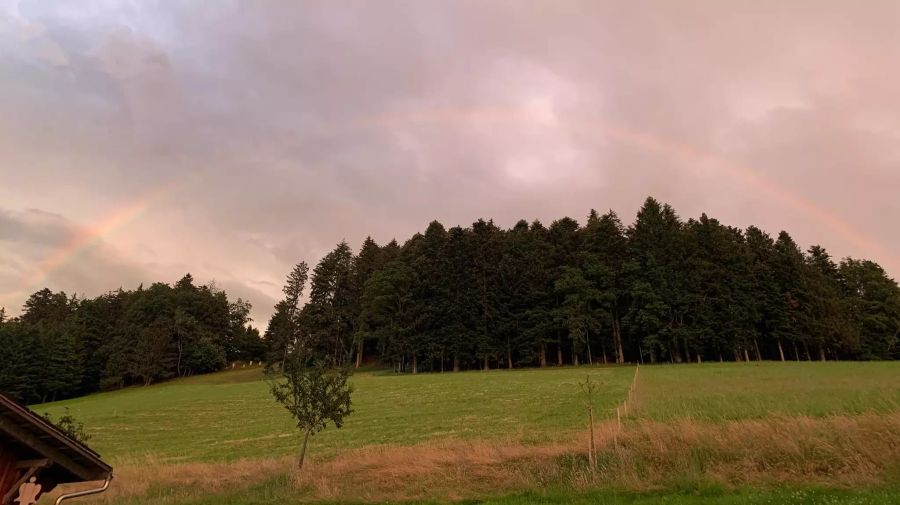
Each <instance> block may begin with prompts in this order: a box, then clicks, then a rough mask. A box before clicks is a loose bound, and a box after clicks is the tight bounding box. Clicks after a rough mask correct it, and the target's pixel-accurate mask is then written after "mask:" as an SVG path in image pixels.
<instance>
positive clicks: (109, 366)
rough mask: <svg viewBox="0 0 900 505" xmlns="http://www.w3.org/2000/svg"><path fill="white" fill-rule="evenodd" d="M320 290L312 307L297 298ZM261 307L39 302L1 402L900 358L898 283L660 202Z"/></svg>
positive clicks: (432, 248) (381, 259)
mask: <svg viewBox="0 0 900 505" xmlns="http://www.w3.org/2000/svg"><path fill="white" fill-rule="evenodd" d="M307 289H308V294H307V295H304V292H305V291H306V290H307ZM249 313H250V304H249V303H248V302H246V301H244V300H241V299H237V300H236V301H229V299H228V296H227V294H226V293H225V292H223V291H221V290H220V289H218V288H216V287H215V285H214V284H210V285H207V286H197V285H195V284H194V280H193V278H192V277H191V275H190V274H188V275H185V276H184V277H183V278H182V279H181V280H179V281H178V282H176V283H175V284H174V285H172V286H170V285H168V284H164V283H155V284H153V285H151V286H150V287H149V288H145V287H143V286H141V287H139V288H137V289H136V290H133V291H125V290H122V289H119V290H117V291H112V292H109V293H106V294H104V295H101V296H98V297H96V298H78V297H76V296H68V295H66V294H65V293H63V292H59V293H54V292H52V291H50V290H49V289H42V290H40V291H38V292H36V293H34V294H33V295H31V297H30V298H29V299H28V300H27V301H26V302H25V305H24V307H23V312H22V315H21V316H19V317H16V318H7V317H5V315H4V312H3V311H2V310H0V362H2V363H3V364H4V365H3V367H0V391H2V392H3V393H5V394H8V395H11V396H13V397H15V398H18V399H20V400H22V401H26V402H42V401H48V400H54V399H63V398H68V397H73V396H79V395H83V394H87V393H91V392H95V391H99V390H104V389H116V388H121V387H124V386H129V385H148V384H152V383H154V382H157V381H161V380H165V379H169V378H174V377H182V376H187V375H192V374H202V373H207V372H213V371H217V370H221V369H222V368H224V367H225V366H226V365H227V364H228V363H230V362H233V361H239V360H240V361H249V360H260V359H265V360H266V361H267V363H269V364H270V365H276V366H277V365H278V364H280V363H281V362H282V360H283V359H284V358H285V356H287V355H288V353H289V352H291V351H294V350H298V349H305V350H307V351H309V352H310V353H311V354H313V355H316V356H320V357H327V358H329V360H330V361H332V362H336V363H339V364H344V365H352V366H356V367H359V366H362V365H363V364H376V365H379V366H388V367H393V369H395V370H396V371H398V372H411V373H418V372H424V371H457V370H465V369H470V370H471V369H491V368H514V367H538V366H548V365H555V366H560V365H578V364H585V363H588V364H592V363H598V362H599V363H623V362H641V363H655V362H673V363H682V362H694V363H702V362H703V361H710V360H713V361H721V360H726V361H750V360H891V359H897V358H900V345H898V334H900V288H898V285H897V283H896V282H895V281H894V280H893V279H891V278H890V277H889V276H888V275H887V273H886V272H885V271H884V270H883V269H882V268H881V267H880V266H879V265H878V264H876V263H875V262H873V261H869V260H859V259H852V258H845V259H842V260H840V261H835V260H834V259H833V258H831V257H830V256H829V254H828V253H827V252H826V250H825V249H824V248H822V247H820V246H812V247H810V248H809V249H808V250H806V251H803V250H802V249H801V248H800V246H798V245H797V244H796V243H795V242H794V240H793V239H792V238H791V237H790V235H789V234H788V233H787V232H783V231H782V232H780V233H779V234H778V235H777V237H774V238H773V237H772V236H770V235H769V234H767V233H766V232H764V231H762V230H760V229H759V228H756V227H753V226H751V227H749V228H747V229H746V230H741V229H738V228H734V227H731V226H726V225H723V224H721V223H720V222H719V221H717V220H716V219H713V218H710V217H708V216H706V215H701V216H700V217H699V218H697V219H687V220H683V219H681V218H680V217H679V216H678V215H677V214H676V212H675V210H674V209H672V207H671V206H669V205H665V204H661V203H660V202H658V201H656V200H655V199H653V198H648V199H647V200H646V201H645V202H644V204H643V206H642V207H641V208H640V210H639V212H638V213H637V216H636V218H635V220H634V222H633V223H632V224H630V225H628V226H626V225H624V224H623V223H622V222H621V220H620V219H619V218H618V216H617V215H616V214H615V213H614V212H611V211H610V212H608V213H606V214H603V215H599V214H598V213H597V212H595V211H591V212H590V214H589V215H588V217H587V220H586V222H585V223H584V225H580V224H579V223H578V222H577V221H576V220H574V219H571V218H568V217H565V218H562V219H558V220H556V221H553V222H552V223H551V224H550V225H549V226H544V225H543V224H542V223H540V222H538V221H534V222H531V223H529V222H526V221H524V220H523V221H519V222H518V223H516V224H515V225H514V226H513V227H512V228H510V229H501V228H500V227H498V226H497V225H495V224H494V223H493V222H492V221H490V220H483V219H481V220H478V221H476V222H475V223H473V224H472V225H471V226H470V227H466V228H463V227H460V226H456V227H452V228H449V229H447V228H445V227H444V226H443V225H442V224H441V223H439V222H436V221H435V222H432V223H431V224H430V225H429V226H428V227H427V229H426V230H425V231H424V233H417V234H415V235H413V236H412V237H411V238H409V239H408V240H407V241H406V242H405V243H403V244H402V245H400V244H399V243H398V242H397V241H395V240H392V241H390V242H388V243H387V244H385V245H383V246H379V245H378V244H376V243H375V241H373V240H372V239H371V238H368V239H366V240H365V242H364V243H363V244H362V247H361V249H360V250H359V252H358V253H357V254H354V252H353V250H351V248H350V246H349V245H348V244H347V243H346V242H341V243H340V244H338V245H337V246H336V247H335V249H334V250H332V251H331V252H329V253H328V254H326V255H325V256H324V257H323V258H322V259H321V261H320V262H319V263H318V264H317V265H316V266H315V268H313V269H312V271H311V272H310V271H309V268H308V266H307V264H306V263H305V262H300V263H299V264H298V265H297V266H296V267H295V268H294V269H293V270H292V272H290V274H289V275H288V279H287V282H286V285H285V287H284V299H283V300H281V301H279V302H278V303H277V305H276V306H275V311H274V314H273V316H272V318H271V320H270V321H269V322H268V326H267V329H266V331H265V332H264V334H263V335H260V333H259V331H258V330H257V329H256V328H253V327H252V326H251V325H250V318H249Z"/></svg>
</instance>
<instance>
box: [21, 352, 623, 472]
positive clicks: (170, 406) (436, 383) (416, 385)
mask: <svg viewBox="0 0 900 505" xmlns="http://www.w3.org/2000/svg"><path fill="white" fill-rule="evenodd" d="M633 374H634V368H632V367H607V368H560V369H545V370H512V371H509V370H493V371H488V372H479V371H472V372H460V373H444V374H419V375H396V374H393V373H387V372H364V373H359V374H356V375H354V376H353V379H352V385H353V387H354V393H353V411H354V412H353V414H352V415H351V416H350V417H349V418H348V419H347V422H346V424H345V425H344V427H343V428H341V429H340V430H336V429H333V428H331V429H327V430H325V431H323V432H321V433H319V434H317V435H316V436H315V437H314V439H313V441H312V445H311V447H310V450H311V451H312V454H313V455H315V454H319V455H330V454H334V453H335V452H338V451H341V450H344V449H349V448H358V447H363V446H367V445H373V444H393V445H409V444H415V443H418V442H423V441H426V440H433V439H437V438H453V439H473V438H478V439H485V438H488V439H497V438H514V439H516V440H524V441H528V442H532V443H542V442H547V441H553V440H558V439H560V438H565V437H568V436H571V434H572V433H573V432H575V431H580V430H584V428H585V426H586V417H585V415H584V412H585V409H584V406H583V400H582V398H581V397H580V396H579V393H580V391H581V390H580V387H579V386H578V383H579V382H580V381H584V380H585V378H586V377H587V376H588V375H590V376H591V377H592V380H594V381H596V382H597V383H598V384H599V386H600V388H599V393H598V394H597V395H596V397H595V399H594V400H595V408H596V410H597V412H598V415H601V416H607V417H612V416H613V415H614V409H615V406H616V404H617V403H618V402H620V401H621V399H622V398H623V397H624V396H625V394H626V392H627V389H628V387H629V385H630V384H631V381H632V378H633ZM66 408H68V409H69V411H70V412H71V414H72V415H73V416H75V417H76V418H77V419H79V420H80V421H82V422H84V423H85V426H86V427H87V431H88V433H89V434H90V435H91V436H92V438H91V440H90V445H91V446H92V447H93V448H95V449H96V450H97V451H98V452H100V453H101V454H102V455H103V456H104V457H106V458H108V459H110V460H112V461H115V460H116V459H118V458H122V457H128V458H129V459H133V458H134V457H139V456H152V457H154V458H156V459H162V460H166V461H180V462H192V461H220V460H233V459H239V458H255V457H263V456H267V457H271V456H284V455H289V454H293V453H294V452H295V450H296V445H297V440H298V435H297V430H296V429H295V428H294V427H293V425H292V423H291V419H290V416H289V414H288V413H287V412H286V411H285V410H283V409H282V407H281V406H279V405H278V404H276V403H275V402H274V400H273V399H272V397H271V396H269V393H268V385H267V383H266V382H265V376H264V375H263V373H262V371H261V370H260V369H258V368H253V369H245V370H236V371H229V372H222V373H218V374H211V375H206V376H198V377H192V378H188V379H183V380H177V381H172V382H168V383H164V384H159V385H155V386H150V387H137V388H131V389H125V390H120V391H115V392H111V393H101V394H96V395H92V396H87V397H83V398H78V399H74V400H69V401H65V402H57V403H52V404H45V405H40V406H36V407H34V410H36V411H37V412H39V413H43V412H48V413H50V414H51V415H53V416H58V415H59V414H61V413H63V412H65V409H66Z"/></svg>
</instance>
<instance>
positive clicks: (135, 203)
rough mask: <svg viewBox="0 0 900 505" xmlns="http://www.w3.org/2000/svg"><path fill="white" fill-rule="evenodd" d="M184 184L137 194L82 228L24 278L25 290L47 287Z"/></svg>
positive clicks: (182, 182) (183, 182)
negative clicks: (69, 266) (84, 253)
mask: <svg viewBox="0 0 900 505" xmlns="http://www.w3.org/2000/svg"><path fill="white" fill-rule="evenodd" d="M185 182H186V180H185V179H176V180H173V181H171V182H169V183H166V184H163V185H160V186H157V187H154V188H151V189H149V190H147V191H145V192H143V193H141V194H140V195H138V196H137V198H134V199H133V200H130V201H129V202H128V203H127V204H125V205H122V206H119V207H117V208H116V209H114V210H113V211H112V212H110V213H108V214H106V215H104V216H103V218H102V219H100V220H99V221H97V222H96V223H93V224H92V225H90V226H86V227H80V228H79V229H78V230H77V231H76V232H75V233H74V234H73V235H72V236H71V237H70V238H69V240H67V241H66V242H65V243H64V244H62V245H61V246H60V247H58V248H57V249H55V250H53V251H52V252H51V253H50V254H48V255H47V257H45V258H44V259H43V260H42V261H41V262H40V263H38V264H37V265H36V266H35V268H34V271H33V272H32V273H30V274H29V275H27V276H26V277H25V278H24V279H23V282H22V289H23V291H24V290H27V289H29V288H32V287H34V286H41V285H42V284H44V283H45V282H46V280H47V277H48V276H49V275H50V274H51V273H53V272H54V271H56V270H57V269H59V268H60V267H62V266H63V265H65V264H66V263H68V262H70V261H71V260H72V259H73V258H75V257H76V256H78V254H79V253H81V252H82V251H84V250H86V249H88V248H90V247H91V246H93V245H95V244H97V243H99V242H101V241H102V240H103V239H104V238H105V237H107V236H109V235H110V234H111V233H113V232H114V231H116V230H117V229H119V228H121V227H122V226H124V225H126V224H128V223H130V222H132V221H133V220H135V219H137V218H138V217H140V216H141V215H143V214H144V213H145V212H147V210H149V209H150V208H152V207H153V206H154V205H156V204H157V203H159V202H160V201H161V200H163V199H164V198H166V197H167V196H169V195H170V194H172V193H173V192H174V191H176V190H177V189H179V188H181V187H183V186H184V184H185Z"/></svg>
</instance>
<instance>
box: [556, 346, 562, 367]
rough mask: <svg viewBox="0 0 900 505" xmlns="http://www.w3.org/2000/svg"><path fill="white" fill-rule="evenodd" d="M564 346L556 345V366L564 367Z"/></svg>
mask: <svg viewBox="0 0 900 505" xmlns="http://www.w3.org/2000/svg"><path fill="white" fill-rule="evenodd" d="M562 365H563V361H562V344H560V343H559V342H557V343H556V366H562Z"/></svg>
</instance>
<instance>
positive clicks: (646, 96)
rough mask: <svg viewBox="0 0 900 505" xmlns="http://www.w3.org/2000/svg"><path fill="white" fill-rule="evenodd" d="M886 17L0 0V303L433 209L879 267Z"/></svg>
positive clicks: (237, 257)
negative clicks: (763, 240) (805, 253)
mask: <svg viewBox="0 0 900 505" xmlns="http://www.w3.org/2000/svg"><path fill="white" fill-rule="evenodd" d="M898 23H900V3H896V2H849V1H848V2H828V1H823V2H804V1H797V2H782V1H778V2H775V1H772V2H749V1H748V2H740V1H734V2H731V1H729V2H721V1H709V2H702V1H692V0H685V1H681V2H672V1H661V2H601V1H588V2H575V1H568V2H567V1H558V0H552V1H543V2H524V1H510V2H496V1H493V2H488V1H473V2H462V1H446V2H434V1H425V0H410V1H408V2H389V1H309V2H284V1H271V2H266V1H248V2H226V1H221V2H220V1H216V2H208V1H193V2H191V1H187V2H176V1H169V0H166V1H158V2H154V1H141V2H125V1H115V2H102V1H92V2H50V1H46V2H16V1H13V2H4V3H3V5H2V7H0V306H6V307H7V309H8V310H9V311H10V312H12V313H17V312H18V311H19V308H20V307H21V305H22V303H23V301H24V300H25V298H26V297H27V295H28V294H29V293H31V292H33V291H35V290H37V289H39V288H41V287H43V286H45V285H46V286H48V287H50V288H51V289H54V290H65V291H66V292H69V293H72V292H78V293H83V294H86V295H96V294H99V293H101V292H104V291H107V290H110V289H115V288H118V287H119V286H123V287H126V288H133V287H136V286H137V285H138V284H139V283H140V282H152V281H155V280H163V281H167V282H173V281H175V280H177V279H178V278H179V277H180V276H181V275H183V274H184V273H185V272H188V271H190V272H191V273H192V274H193V275H194V277H195V278H196V279H197V280H198V281H200V282H207V281H209V280H211V279H215V280H216V282H217V283H218V285H219V286H221V287H224V288H225V289H226V290H227V291H228V292H229V294H232V295H234V296H242V297H244V298H248V299H249V300H250V301H251V302H252V303H253V304H254V306H255V308H254V313H253V315H254V317H255V318H256V320H257V323H258V324H261V325H263V326H264V324H265V321H266V320H267V318H268V315H269V314H270V313H271V307H272V305H273V304H274V300H275V299H276V298H278V297H279V296H280V286H281V284H282V281H283V279H284V276H285V274H286V273H287V272H288V270H289V269H290V267H291V265H292V264H293V263H296V262H298V261H300V260H306V261H308V262H310V263H315V262H316V261H318V259H319V258H320V257H321V256H322V255H323V254H324V253H325V252H327V251H328V250H329V249H331V248H332V247H333V246H334V244H335V243H337V242H338V241H340V240H342V239H346V240H347V241H348V242H349V243H350V244H351V246H352V247H353V248H354V249H356V248H358V247H359V245H360V244H361V242H362V240H363V239H364V238H365V237H366V236H367V235H372V237H373V238H374V239H375V240H376V241H378V242H379V243H384V242H386V241H388V240H390V239H391V238H394V237H396V238H398V239H400V240H403V239H405V238H407V237H408V236H409V235H410V234H412V233H414V232H415V231H417V230H423V229H424V228H425V226H426V225H427V223H428V222H429V221H431V220H433V219H438V220H440V221H442V222H443V223H444V224H445V225H448V226H452V225H456V224H462V225H468V224H470V223H471V222H472V221H474V220H475V219H477V218H479V217H493V218H494V219H495V220H496V221H497V222H498V224H500V225H502V226H510V225H512V224H513V223H514V222H515V221H516V220H517V219H519V218H525V219H529V220H531V219H541V220H543V221H545V222H549V221H551V220H553V219H555V218H559V217H562V216H564V215H569V216H572V217H575V218H577V219H579V220H582V221H583V218H584V216H585V215H586V214H587V213H588V211H589V210H590V209H591V208H597V209H598V210H601V211H604V210H606V209H610V208H611V209H614V210H616V211H617V212H619V213H620V215H621V216H622V217H623V219H624V220H625V221H626V222H630V220H631V219H632V218H633V215H634V213H635V212H636V210H637V208H638V206H639V205H640V204H641V203H642V201H643V199H644V198H645V197H646V196H648V195H653V196H655V197H657V198H658V199H660V200H663V201H666V202H669V203H671V204H672V205H673V206H674V207H675V208H676V210H677V211H678V212H679V213H680V215H682V216H683V217H685V218H687V217H693V216H697V215H699V214H700V213H701V212H707V213H709V214H710V215H712V216H715V217H718V218H719V219H721V220H722V221H723V222H725V223H727V224H732V225H736V226H741V227H744V226H747V225H749V224H756V225H759V226H760V227H762V228H764V229H766V230H767V231H769V232H771V233H777V232H778V231H779V230H781V229H787V230H788V231H789V232H791V234H792V235H793V236H794V238H795V239H796V240H797V241H798V242H799V243H800V244H801V245H802V246H803V247H808V246H809V245H812V244H814V243H820V244H822V245H823V246H825V247H826V248H827V249H828V250H829V251H830V252H831V253H832V255H833V256H835V257H836V258H840V257H843V256H847V255H852V256H856V257H866V258H871V259H874V260H876V261H878V262H879V263H881V264H882V265H884V266H885V267H886V268H887V269H888V271H889V272H890V273H891V274H892V275H895V276H896V275H897V273H898V271H900V256H898V254H897V253H896V250H897V248H898V247H900V234H898V233H897V231H896V230H897V227H896V222H897V219H898V218H900V203H898V198H897V191H898V189H900V30H897V26H898Z"/></svg>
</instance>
